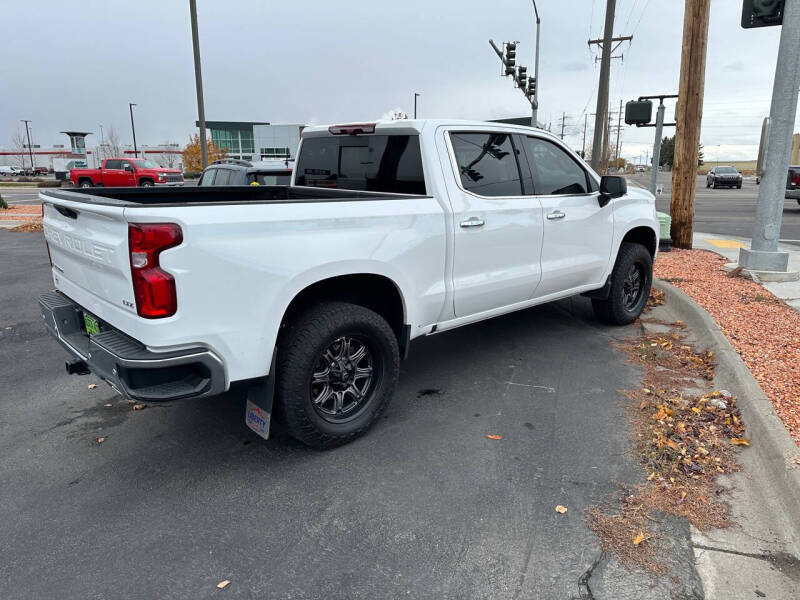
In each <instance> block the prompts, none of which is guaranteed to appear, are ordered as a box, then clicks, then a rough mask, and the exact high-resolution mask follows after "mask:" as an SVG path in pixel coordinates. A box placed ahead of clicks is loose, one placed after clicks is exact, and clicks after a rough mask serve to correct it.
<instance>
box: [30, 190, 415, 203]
mask: <svg viewBox="0 0 800 600" xmlns="http://www.w3.org/2000/svg"><path fill="white" fill-rule="evenodd" d="M40 195H41V196H42V197H43V199H44V200H46V199H47V198H48V197H49V198H54V199H60V200H68V201H71V202H84V203H88V204H100V205H105V206H119V207H125V208H130V207H136V206H154V205H155V206H192V205H201V206H204V205H208V204H247V203H293V202H343V201H352V200H381V199H386V198H392V199H399V198H419V197H420V196H417V195H409V194H390V193H385V192H369V191H365V192H362V191H357V190H340V189H331V188H316V187H305V186H288V185H242V186H223V187H214V186H208V187H197V186H192V187H169V188H155V187H138V188H128V187H119V188H107V187H94V188H74V189H46V190H44V191H42V192H41V194H40Z"/></svg>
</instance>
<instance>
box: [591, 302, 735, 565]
mask: <svg viewBox="0 0 800 600" xmlns="http://www.w3.org/2000/svg"><path fill="white" fill-rule="evenodd" d="M655 296H656V297H658V292H656V293H655ZM656 322H658V321H656ZM670 325H671V329H670V330H669V331H668V332H667V333H666V334H645V335H642V336H639V337H636V338H632V339H627V340H625V341H622V342H618V343H617V344H616V345H617V347H618V348H619V349H621V350H622V351H623V352H625V353H626V354H627V355H628V357H629V360H630V361H631V362H632V363H635V364H638V365H640V366H642V367H643V368H644V376H643V378H642V385H641V387H640V388H639V389H635V390H627V391H625V392H624V395H625V396H626V397H627V398H628V399H629V400H630V403H629V408H628V415H629V418H630V422H631V424H632V429H633V439H634V444H633V446H634V447H633V451H634V454H635V456H636V457H637V459H638V461H639V463H640V464H641V465H642V468H643V469H644V471H645V473H646V474H647V481H646V482H645V483H643V484H641V485H639V486H637V487H635V488H633V489H629V490H626V492H625V495H624V497H623V498H622V500H621V501H620V502H619V503H618V504H615V505H609V506H605V507H598V508H594V509H591V510H590V511H589V513H588V522H589V527H590V528H591V529H592V530H593V531H594V532H595V533H596V534H597V535H598V536H599V538H600V540H601V542H602V545H603V549H604V550H606V551H609V552H611V553H613V554H614V555H615V556H617V558H618V559H619V560H620V561H621V562H622V563H623V564H627V565H629V566H637V567H641V568H646V569H649V570H651V571H653V572H656V573H663V572H665V569H666V568H665V566H664V565H663V564H661V563H660V562H659V560H658V556H659V543H660V542H659V539H658V536H657V535H656V534H655V533H653V532H652V531H650V530H651V529H652V527H648V522H650V521H657V520H658V519H657V516H659V515H675V516H677V517H682V518H685V519H687V520H688V521H689V522H691V523H692V524H693V525H694V526H696V527H697V528H698V529H700V530H702V531H706V530H708V529H710V528H718V527H726V526H728V525H730V520H729V517H730V507H729V505H728V503H727V502H726V500H725V498H724V495H725V492H726V488H724V487H722V486H720V485H719V484H718V483H717V481H716V479H717V476H718V475H720V474H726V473H732V472H735V471H737V470H738V469H739V465H738V463H737V462H736V456H735V447H734V446H735V445H749V443H750V442H749V440H747V439H745V438H744V437H743V435H744V423H743V422H742V418H741V415H740V413H739V409H738V408H737V406H736V398H735V397H731V396H730V395H727V394H723V393H722V392H719V391H715V390H712V389H711V384H710V382H711V381H712V380H713V378H714V354H713V352H709V351H698V350H696V349H695V348H694V347H693V346H692V345H691V344H688V343H687V342H686V340H685V335H684V333H683V328H684V325H683V324H682V323H681V322H677V323H673V324H670Z"/></svg>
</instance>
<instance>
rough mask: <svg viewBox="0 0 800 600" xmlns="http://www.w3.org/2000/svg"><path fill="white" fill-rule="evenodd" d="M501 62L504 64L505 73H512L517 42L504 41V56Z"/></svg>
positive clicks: (515, 59) (515, 61)
mask: <svg viewBox="0 0 800 600" xmlns="http://www.w3.org/2000/svg"><path fill="white" fill-rule="evenodd" d="M503 64H504V65H505V66H506V75H513V74H514V66H515V65H516V64H517V43H516V42H506V48H505V57H504V58H503Z"/></svg>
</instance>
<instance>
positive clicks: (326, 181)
mask: <svg viewBox="0 0 800 600" xmlns="http://www.w3.org/2000/svg"><path fill="white" fill-rule="evenodd" d="M295 172H296V177H295V184H296V185H306V186H312V187H326V188H336V189H343V190H360V191H369V192H392V193H398V194H421V195H425V193H426V189H425V176H424V173H423V170H422V156H421V154H420V147H419V136H417V135H348V136H342V137H339V136H335V137H312V138H307V139H304V140H303V145H302V146H301V148H300V155H299V156H298V159H297V165H296V167H295Z"/></svg>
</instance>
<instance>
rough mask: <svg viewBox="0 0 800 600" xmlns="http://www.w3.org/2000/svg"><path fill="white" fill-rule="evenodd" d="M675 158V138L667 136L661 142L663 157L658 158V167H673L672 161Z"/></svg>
mask: <svg viewBox="0 0 800 600" xmlns="http://www.w3.org/2000/svg"><path fill="white" fill-rule="evenodd" d="M674 158H675V136H672V137H669V136H665V137H664V139H663V140H661V155H660V156H659V157H658V166H659V167H666V166H670V167H671V166H672V161H673V159H674Z"/></svg>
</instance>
